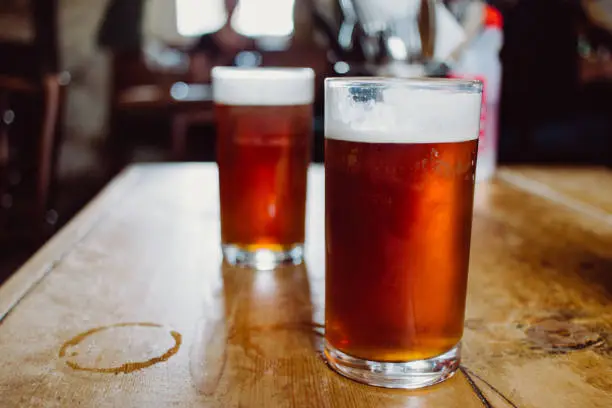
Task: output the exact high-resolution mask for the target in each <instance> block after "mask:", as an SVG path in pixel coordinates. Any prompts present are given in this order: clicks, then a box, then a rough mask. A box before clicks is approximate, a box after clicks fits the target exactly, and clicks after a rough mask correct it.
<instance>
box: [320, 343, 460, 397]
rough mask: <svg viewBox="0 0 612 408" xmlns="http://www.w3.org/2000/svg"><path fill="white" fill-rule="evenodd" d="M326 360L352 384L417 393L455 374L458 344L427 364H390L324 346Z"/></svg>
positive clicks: (426, 361) (425, 362)
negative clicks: (414, 391)
mask: <svg viewBox="0 0 612 408" xmlns="http://www.w3.org/2000/svg"><path fill="white" fill-rule="evenodd" d="M324 353H325V358H326V360H327V363H328V364H329V366H330V367H331V368H333V369H334V370H335V371H337V372H338V373H340V374H342V375H343V376H345V377H348V378H350V379H351V380H355V381H358V382H360V383H363V384H368V385H374V386H377V387H385V388H403V389H416V388H423V387H428V386H430V385H434V384H437V383H439V382H442V381H444V380H446V379H448V378H450V377H452V376H453V374H455V372H456V371H457V369H458V368H459V361H460V358H461V343H459V344H457V345H456V346H455V347H453V348H452V349H451V350H449V351H447V352H446V353H444V354H441V355H439V356H436V357H432V358H430V359H427V360H416V361H408V362H405V363H401V362H397V363H389V362H379V361H370V360H363V359H360V358H356V357H351V356H349V355H348V354H345V353H343V352H341V351H340V350H338V349H337V348H335V347H333V346H332V345H330V344H329V343H328V342H325V350H324Z"/></svg>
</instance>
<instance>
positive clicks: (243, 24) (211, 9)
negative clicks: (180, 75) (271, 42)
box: [175, 0, 295, 37]
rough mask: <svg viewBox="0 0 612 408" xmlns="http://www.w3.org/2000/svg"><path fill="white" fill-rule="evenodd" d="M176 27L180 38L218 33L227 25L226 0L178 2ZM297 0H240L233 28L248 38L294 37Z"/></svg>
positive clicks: (178, 0)
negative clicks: (292, 35) (217, 31)
mask: <svg viewBox="0 0 612 408" xmlns="http://www.w3.org/2000/svg"><path fill="white" fill-rule="evenodd" d="M175 2H176V3H175V4H176V25H177V31H178V33H179V34H180V35H181V36H184V37H192V36H197V35H201V34H205V33H210V32H213V31H216V30H218V29H219V28H221V26H223V24H224V23H225V22H226V21H227V12H226V10H225V1H224V0H175ZM294 3H295V0H240V1H239V2H238V6H237V8H236V11H235V12H234V15H233V16H232V22H231V24H232V27H233V28H234V29H235V30H236V31H237V32H239V33H241V34H243V35H246V36H249V37H261V36H266V37H267V36H271V37H287V36H290V35H291V34H293V6H294Z"/></svg>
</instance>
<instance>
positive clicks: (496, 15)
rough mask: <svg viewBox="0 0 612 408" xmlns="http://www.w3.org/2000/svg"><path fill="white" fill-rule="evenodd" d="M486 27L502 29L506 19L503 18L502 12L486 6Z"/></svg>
mask: <svg viewBox="0 0 612 408" xmlns="http://www.w3.org/2000/svg"><path fill="white" fill-rule="evenodd" d="M484 26H485V27H497V28H502V27H503V26H504V18H503V17H502V14H501V12H500V11H499V10H498V9H496V8H495V7H492V6H486V7H485V14H484Z"/></svg>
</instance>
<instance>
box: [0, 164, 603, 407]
mask: <svg viewBox="0 0 612 408" xmlns="http://www.w3.org/2000/svg"><path fill="white" fill-rule="evenodd" d="M216 177H217V174H216V168H215V167H214V166H213V165H204V164H185V165H148V166H136V167H132V168H130V169H128V170H127V171H125V172H124V173H122V174H121V175H120V176H119V177H118V178H117V179H116V180H115V181H114V182H113V183H112V184H111V185H110V186H109V187H108V188H107V189H106V190H105V191H104V192H103V193H102V194H101V195H100V196H99V197H98V198H96V199H95V200H94V201H93V202H92V203H91V204H90V205H89V206H88V207H87V208H86V209H85V210H84V211H82V212H81V213H80V215H78V216H77V217H76V218H75V219H74V220H73V221H72V222H71V223H70V224H69V225H68V226H67V227H66V228H64V229H63V230H62V231H61V232H60V233H59V234H58V235H57V236H56V237H55V238H53V239H52V240H51V241H50V242H49V243H48V244H47V245H46V246H45V247H44V248H43V249H41V250H40V251H39V252H38V253H37V254H36V255H35V256H34V257H33V258H31V259H30V260H29V261H28V263H27V264H26V265H24V266H23V268H21V270H19V271H18V272H17V273H16V274H15V275H14V277H13V278H12V279H11V280H9V281H8V282H6V283H5V284H4V286H2V287H1V288H0V317H1V318H2V323H1V324H0V406H2V407H26V406H33V407H72V406H80V407H106V406H108V407H153V406H163V407H170V406H172V407H195V406H206V407H289V406H294V407H302V406H304V407H360V406H363V407H400V406H401V407H462V408H469V407H495V408H507V407H534V408H535V407H538V408H540V407H554V408H561V407H572V408H578V407H580V408H582V407H611V406H612V347H611V345H612V336H611V335H610V333H612V215H611V212H612V173H610V172H608V171H606V170H603V169H583V170H576V169H567V168H565V169H548V170H547V169H536V168H512V169H503V170H502V171H501V172H500V175H499V178H498V179H497V180H496V181H494V182H492V183H489V184H482V185H480V186H479V187H478V191H477V195H476V201H475V218H474V228H473V239H472V261H471V268H470V283H469V295H468V306H467V320H466V333H465V338H464V359H463V366H462V370H461V372H460V373H458V374H457V375H456V376H455V377H454V378H453V379H451V380H449V381H448V382H446V383H444V384H442V385H438V386H434V387H431V388H429V389H426V390H421V391H416V392H415V391H412V392H410V391H402V390H385V389H378V388H373V387H369V386H365V385H361V384H357V383H354V382H352V381H350V380H347V379H345V378H343V377H340V376H339V375H337V374H335V373H333V372H332V371H331V370H330V369H328V368H327V366H326V365H325V363H324V362H323V360H322V358H321V352H320V350H321V340H322V332H323V328H322V323H323V299H324V297H323V291H324V287H323V282H324V279H323V277H324V257H323V245H324V243H323V212H324V208H323V170H322V168H321V167H313V168H312V170H311V173H310V184H309V186H310V188H309V196H308V229H307V250H306V251H307V264H306V266H304V267H289V268H284V269H280V270H277V271H275V272H250V271H247V270H244V269H236V268H231V267H227V266H224V265H222V262H221V254H220V249H219V225H218V219H219V215H218V196H217V179H216ZM96 329H99V330H96Z"/></svg>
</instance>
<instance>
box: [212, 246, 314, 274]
mask: <svg viewBox="0 0 612 408" xmlns="http://www.w3.org/2000/svg"><path fill="white" fill-rule="evenodd" d="M221 249H222V251H223V257H224V258H225V260H226V261H227V262H228V263H229V264H230V265H236V266H244V267H248V268H254V269H257V270H271V269H274V268H276V267H277V266H279V265H282V264H293V265H299V264H301V263H302V262H304V245H302V244H298V245H294V246H292V247H289V248H288V249H286V250H272V249H264V248H260V249H255V250H253V251H249V250H246V249H244V248H241V247H239V246H236V245H229V244H228V245H222V246H221Z"/></svg>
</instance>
